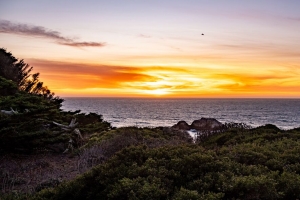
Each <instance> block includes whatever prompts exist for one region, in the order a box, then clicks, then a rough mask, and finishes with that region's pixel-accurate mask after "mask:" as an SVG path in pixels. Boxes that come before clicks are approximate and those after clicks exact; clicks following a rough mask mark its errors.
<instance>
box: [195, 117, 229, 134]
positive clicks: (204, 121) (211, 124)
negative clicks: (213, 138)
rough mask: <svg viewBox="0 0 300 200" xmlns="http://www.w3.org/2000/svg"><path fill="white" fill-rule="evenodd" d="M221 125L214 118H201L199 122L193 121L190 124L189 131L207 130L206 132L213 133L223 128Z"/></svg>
mask: <svg viewBox="0 0 300 200" xmlns="http://www.w3.org/2000/svg"><path fill="white" fill-rule="evenodd" d="M223 126H224V125H223V124H222V123H221V122H219V121H218V120H216V119H214V118H201V119H199V120H195V121H193V123H192V124H191V129H196V130H199V131H200V130H208V131H214V130H220V129H222V128H223Z"/></svg>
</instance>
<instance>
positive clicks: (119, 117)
mask: <svg viewBox="0 0 300 200" xmlns="http://www.w3.org/2000/svg"><path fill="white" fill-rule="evenodd" d="M64 99H65V101H64V102H63V106H62V109H63V110H65V111H75V110H81V112H82V113H89V112H94V113H97V114H101V115H102V116H103V119H104V120H105V121H108V122H110V123H111V124H112V126H114V127H125V126H138V127H157V126H172V125H174V124H176V123H177V122H178V121H180V120H184V121H186V122H187V123H189V124H191V123H192V122H193V121H194V120H196V119H200V118H201V117H210V118H215V119H217V120H218V121H220V122H222V123H226V122H227V123H229V122H235V123H245V124H247V125H250V126H252V127H257V126H262V125H265V124H274V125H276V126H277V127H279V128H281V129H286V130H287V129H292V128H297V127H300V99H159V98H157V99H156V98H87V97H84V98H75V97H72V98H64Z"/></svg>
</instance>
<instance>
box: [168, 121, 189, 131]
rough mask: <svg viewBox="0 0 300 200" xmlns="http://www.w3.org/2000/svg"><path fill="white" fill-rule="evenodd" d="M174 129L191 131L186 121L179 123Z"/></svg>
mask: <svg viewBox="0 0 300 200" xmlns="http://www.w3.org/2000/svg"><path fill="white" fill-rule="evenodd" d="M172 128H174V129H179V130H190V129H191V127H190V125H188V123H186V121H179V122H178V123H177V124H175V125H174V126H172Z"/></svg>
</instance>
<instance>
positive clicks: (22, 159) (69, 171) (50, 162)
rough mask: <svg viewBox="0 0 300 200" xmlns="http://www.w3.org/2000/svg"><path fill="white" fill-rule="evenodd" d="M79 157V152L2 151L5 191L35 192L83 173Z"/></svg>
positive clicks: (1, 182) (1, 185)
mask: <svg viewBox="0 0 300 200" xmlns="http://www.w3.org/2000/svg"><path fill="white" fill-rule="evenodd" d="M78 160H79V157H78V156H70V154H53V153H50V152H46V153H42V154H35V155H20V154H8V155H1V156H0V189H1V192H2V193H10V192H18V193H19V192H21V193H32V192H37V191H39V190H41V189H43V188H46V187H52V186H55V185H57V184H59V183H60V182H62V181H64V180H70V179H73V178H75V177H76V176H77V175H79V174H80V172H79V169H78V164H77V163H78ZM1 192H0V193H1Z"/></svg>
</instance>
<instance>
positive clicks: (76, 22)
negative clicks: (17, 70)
mask: <svg viewBox="0 0 300 200" xmlns="http://www.w3.org/2000/svg"><path fill="white" fill-rule="evenodd" d="M299 10H300V1H299V0H251V1H241V0H222V1H217V0H181V1H179V0H109V1H108V0H107V1H104V0H84V1H83V0H81V1H79V0H63V1H62V0H51V1H43V0H26V1H24V0H0V47H1V48H5V49H6V50H7V51H9V52H11V53H12V54H13V55H14V56H15V57H16V58H19V59H24V61H25V62H26V63H28V64H29V65H31V66H33V72H34V73H36V72H39V73H40V80H41V81H43V82H44V85H47V86H48V88H50V89H51V91H53V92H55V94H56V95H58V96H60V97H71V96H73V97H159V98H163V97H172V98H173V97H174V98H300V34H299V33H300V12H299Z"/></svg>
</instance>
